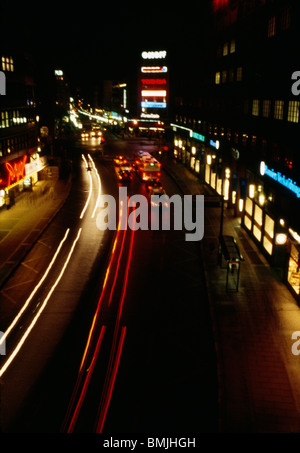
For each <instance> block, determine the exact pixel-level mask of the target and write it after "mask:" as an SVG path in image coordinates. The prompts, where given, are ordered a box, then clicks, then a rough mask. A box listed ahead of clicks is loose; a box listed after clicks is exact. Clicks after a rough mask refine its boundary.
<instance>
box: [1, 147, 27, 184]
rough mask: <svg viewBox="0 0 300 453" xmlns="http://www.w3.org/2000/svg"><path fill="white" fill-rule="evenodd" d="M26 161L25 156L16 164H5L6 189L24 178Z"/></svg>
mask: <svg viewBox="0 0 300 453" xmlns="http://www.w3.org/2000/svg"><path fill="white" fill-rule="evenodd" d="M26 161H27V156H26V155H25V156H24V157H23V159H22V160H19V161H18V162H14V163H12V164H11V163H10V162H5V168H6V171H7V180H6V187H9V186H10V185H11V184H13V183H16V182H18V181H20V180H21V179H23V178H24V176H25V164H26Z"/></svg>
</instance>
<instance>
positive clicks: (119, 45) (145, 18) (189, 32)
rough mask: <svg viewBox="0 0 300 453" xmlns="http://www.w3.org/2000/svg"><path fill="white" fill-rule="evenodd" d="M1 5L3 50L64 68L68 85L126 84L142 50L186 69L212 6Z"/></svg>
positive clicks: (109, 3)
mask: <svg viewBox="0 0 300 453" xmlns="http://www.w3.org/2000/svg"><path fill="white" fill-rule="evenodd" d="M1 4H2V5H1V10H2V11H1V17H0V26H1V32H2V33H1V34H2V36H5V37H6V38H7V39H5V40H4V42H3V43H2V44H3V45H4V47H7V48H8V49H11V48H16V49H18V50H20V49H22V48H24V49H25V50H30V51H31V52H33V53H34V54H35V55H36V56H37V58H38V60H39V61H40V64H43V65H45V66H47V65H49V67H53V66H55V67H61V68H62V69H63V70H64V71H65V72H66V74H67V75H68V77H69V79H70V81H72V82H73V83H74V84H77V83H78V84H83V85H84V84H94V83H97V82H98V81H99V80H105V79H110V80H122V79H126V78H128V76H130V74H131V72H132V71H133V70H135V69H134V68H135V65H136V64H137V62H138V58H139V55H140V52H141V51H142V50H144V49H148V50H150V49H167V50H168V51H169V54H170V55H172V58H173V60H174V64H175V65H176V64H177V66H178V67H183V66H185V65H186V64H187V62H188V61H190V59H191V57H192V53H194V52H195V43H202V46H205V40H204V39H205V38H204V39H203V36H202V35H203V29H204V24H205V23H206V22H207V10H208V9H209V5H210V1H208V0H202V1H198V2H197V3H196V2H195V1H191V0H185V1H184V2H183V4H181V3H180V2H173V1H170V0H165V1H160V2H154V1H152V2H144V3H143V2H142V1H134V0H131V1H124V2H123V3H121V4H120V2H112V1H109V0H108V1H97V2H96V1H90V2H67V1H65V0H61V1H57V0H55V1H52V2H39V1H35V0H28V1H26V2H22V3H21V4H20V5H19V4H17V5H16V4H15V3H14V2H11V1H10V0H2V1H1ZM0 47H3V46H0ZM196 48H197V46H196Z"/></svg>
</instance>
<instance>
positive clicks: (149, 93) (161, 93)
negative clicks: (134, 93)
mask: <svg viewBox="0 0 300 453" xmlns="http://www.w3.org/2000/svg"><path fill="white" fill-rule="evenodd" d="M142 96H152V97H155V96H158V97H160V96H161V97H165V96H167V92H166V90H143V91H142Z"/></svg>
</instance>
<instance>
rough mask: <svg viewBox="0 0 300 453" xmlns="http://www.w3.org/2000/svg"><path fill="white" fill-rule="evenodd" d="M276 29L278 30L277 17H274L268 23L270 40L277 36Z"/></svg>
mask: <svg viewBox="0 0 300 453" xmlns="http://www.w3.org/2000/svg"><path fill="white" fill-rule="evenodd" d="M275 29H276V17H275V16H273V17H271V18H270V19H269V22H268V38H271V36H274V35H275Z"/></svg>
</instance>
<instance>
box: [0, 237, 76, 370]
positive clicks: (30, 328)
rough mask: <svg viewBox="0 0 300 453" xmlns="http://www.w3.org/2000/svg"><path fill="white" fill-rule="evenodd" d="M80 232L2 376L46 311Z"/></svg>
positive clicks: (3, 367)
mask: <svg viewBox="0 0 300 453" xmlns="http://www.w3.org/2000/svg"><path fill="white" fill-rule="evenodd" d="M80 234H81V228H80V229H79V231H78V233H77V236H76V239H75V240H74V242H73V244H72V247H71V249H70V252H69V254H68V257H67V259H66V261H65V263H64V265H63V267H62V270H61V272H60V274H59V276H58V277H57V279H56V281H55V283H54V285H53V286H52V288H51V290H50V291H49V293H48V295H47V297H46V298H45V300H44V302H43V304H42V305H41V307H40V309H39V311H38V312H37V314H36V315H35V317H34V318H33V320H32V321H31V323H30V325H29V327H28V328H27V329H26V331H25V332H24V334H23V336H22V338H21V339H20V341H19V343H18V344H17V346H16V347H15V349H14V350H13V352H12V353H11V355H10V356H9V358H8V359H7V361H6V362H5V363H4V365H3V366H2V368H1V369H0V378H1V377H2V376H3V374H4V373H5V371H6V370H7V368H8V367H9V365H10V364H11V363H12V361H13V360H14V358H15V357H16V355H17V354H18V352H19V351H20V349H21V348H22V346H23V344H24V343H25V340H26V338H27V337H28V335H29V334H30V332H31V331H32V329H33V327H34V326H35V324H36V322H37V321H38V319H39V317H40V315H41V314H42V312H43V311H44V309H45V307H46V305H47V303H48V301H49V299H50V297H51V295H52V293H53V291H54V290H55V288H56V286H57V285H58V283H59V281H60V279H61V278H62V276H63V274H64V272H65V270H66V267H67V265H68V263H69V261H70V259H71V256H72V254H73V251H74V248H75V245H76V243H77V241H78V239H79V237H80Z"/></svg>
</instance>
